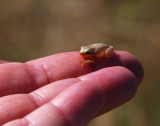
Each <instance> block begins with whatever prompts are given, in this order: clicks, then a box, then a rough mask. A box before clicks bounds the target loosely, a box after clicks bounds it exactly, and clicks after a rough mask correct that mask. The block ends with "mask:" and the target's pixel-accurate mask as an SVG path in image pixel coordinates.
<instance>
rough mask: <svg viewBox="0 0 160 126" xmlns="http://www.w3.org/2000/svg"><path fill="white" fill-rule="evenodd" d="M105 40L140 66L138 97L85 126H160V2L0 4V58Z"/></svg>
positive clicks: (23, 57) (25, 0)
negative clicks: (141, 68)
mask: <svg viewBox="0 0 160 126" xmlns="http://www.w3.org/2000/svg"><path fill="white" fill-rule="evenodd" d="M95 42H106V43H109V44H111V45H113V46H114V48H115V49H117V50H125V51H129V52H131V53H133V54H134V55H135V56H137V58H138V59H139V60H140V61H141V63H142V65H143V67H144V72H145V76H144V80H143V82H142V84H141V85H140V87H139V90H138V92H137V94H136V96H135V97H134V98H133V100H131V101H130V102H128V103H126V104H125V105H122V106H121V107H119V108H117V109H115V110H113V111H111V112H109V113H107V114H104V115H102V116H100V117H98V118H96V119H94V120H92V121H91V122H90V123H89V124H88V126H160V67H159V65H160V1H159V0H130V1H128V0H53V1H51V0H1V1H0V59H3V60H8V61H18V62H25V61H28V60H32V59H35V58H40V57H44V56H47V55H51V54H55V53H61V52H66V51H78V50H79V49H80V46H81V45H88V44H92V43H95Z"/></svg>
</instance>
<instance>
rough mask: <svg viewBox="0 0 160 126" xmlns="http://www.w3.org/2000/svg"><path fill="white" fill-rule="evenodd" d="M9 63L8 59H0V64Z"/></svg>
mask: <svg viewBox="0 0 160 126" xmlns="http://www.w3.org/2000/svg"><path fill="white" fill-rule="evenodd" d="M3 63H9V62H8V61H4V60H0V64H3Z"/></svg>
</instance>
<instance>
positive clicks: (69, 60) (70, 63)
mask: <svg viewBox="0 0 160 126" xmlns="http://www.w3.org/2000/svg"><path fill="white" fill-rule="evenodd" d="M80 61H81V62H80ZM82 62H83V58H82V57H81V56H80V54H79V52H68V53H61V54H56V55H52V56H48V57H45V58H41V59H37V60H34V61H30V62H27V63H25V64H23V63H7V64H2V65H0V76H1V78H0V96H4V95H9V94H14V93H26V92H30V91H33V90H35V89H36V88H39V87H42V86H44V85H46V84H48V83H51V82H54V81H57V80H60V79H66V78H71V77H78V76H80V75H83V74H87V73H89V72H92V71H95V70H98V69H101V68H104V67H108V66H124V67H126V68H128V69H130V70H131V71H132V72H133V73H134V74H135V76H136V77H137V80H138V81H139V82H140V81H141V80H142V77H143V70H142V67H141V64H140V63H139V61H138V60H137V59H136V58H135V57H134V56H133V55H131V54H130V53H128V52H123V51H115V52H114V56H113V57H112V58H111V59H102V60H98V61H97V62H96V63H94V64H87V65H85V66H83V65H82ZM13 80H14V81H13Z"/></svg>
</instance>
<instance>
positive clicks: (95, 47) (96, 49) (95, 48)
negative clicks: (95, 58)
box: [90, 43, 109, 54]
mask: <svg viewBox="0 0 160 126" xmlns="http://www.w3.org/2000/svg"><path fill="white" fill-rule="evenodd" d="M108 47H109V45H107V44H104V43H95V44H92V45H90V48H91V50H92V52H93V53H94V54H97V53H101V52H103V51H105V50H106V48H108Z"/></svg>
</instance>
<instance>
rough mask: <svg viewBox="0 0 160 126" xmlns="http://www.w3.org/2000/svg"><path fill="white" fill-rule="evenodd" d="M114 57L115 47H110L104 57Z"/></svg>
mask: <svg viewBox="0 0 160 126" xmlns="http://www.w3.org/2000/svg"><path fill="white" fill-rule="evenodd" d="M112 55H113V46H110V47H109V48H107V49H106V51H105V54H104V57H105V58H109V57H111V56H112Z"/></svg>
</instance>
